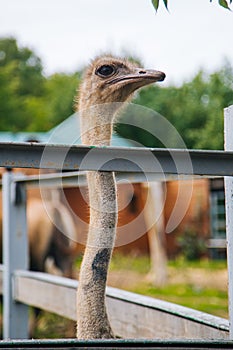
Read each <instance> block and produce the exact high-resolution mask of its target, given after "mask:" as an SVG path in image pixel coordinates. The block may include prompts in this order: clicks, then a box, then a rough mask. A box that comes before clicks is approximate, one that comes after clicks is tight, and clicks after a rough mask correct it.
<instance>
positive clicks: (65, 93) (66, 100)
mask: <svg viewBox="0 0 233 350" xmlns="http://www.w3.org/2000/svg"><path fill="white" fill-rule="evenodd" d="M79 81H80V73H73V74H64V73H56V74H53V75H52V76H50V77H48V78H47V80H46V83H45V97H44V103H45V107H46V109H47V113H48V121H49V124H50V126H51V127H54V126H55V125H57V124H59V123H61V122H62V121H63V120H64V119H65V118H67V117H68V116H70V115H71V114H72V113H74V96H75V95H76V90H77V86H78V84H79Z"/></svg>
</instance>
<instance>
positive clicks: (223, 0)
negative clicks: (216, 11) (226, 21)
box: [218, 0, 232, 10]
mask: <svg viewBox="0 0 233 350" xmlns="http://www.w3.org/2000/svg"><path fill="white" fill-rule="evenodd" d="M231 2H232V0H230V4H231ZM218 3H219V5H220V6H222V7H224V8H225V9H228V10H230V7H229V5H228V2H227V0H218Z"/></svg>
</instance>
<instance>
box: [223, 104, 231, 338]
mask: <svg viewBox="0 0 233 350" xmlns="http://www.w3.org/2000/svg"><path fill="white" fill-rule="evenodd" d="M224 137H225V151H233V105H232V106H230V107H228V108H225V110H224ZM232 175H233V174H232ZM225 198H226V236H227V265H228V300H229V301H228V305H229V306H228V308H229V321H230V339H233V176H231V177H225Z"/></svg>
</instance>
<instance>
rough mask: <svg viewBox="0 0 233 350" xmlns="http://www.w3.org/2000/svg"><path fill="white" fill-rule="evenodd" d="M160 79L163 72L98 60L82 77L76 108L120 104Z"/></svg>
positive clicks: (106, 58) (108, 59)
mask: <svg viewBox="0 0 233 350" xmlns="http://www.w3.org/2000/svg"><path fill="white" fill-rule="evenodd" d="M164 79H165V74H164V73H163V72H160V71H156V70H151V69H150V70H147V69H144V68H139V67H137V65H136V64H135V63H132V62H129V61H128V60H123V59H118V58H114V57H112V56H102V57H98V58H97V59H95V60H94V61H93V62H92V64H91V65H90V66H89V67H88V69H87V70H86V72H85V75H84V77H83V83H82V85H81V87H80V95H79V109H86V108H88V107H90V106H91V105H97V104H101V103H112V102H124V101H126V100H128V99H129V98H130V97H131V95H132V93H133V92H134V91H135V90H137V89H139V88H140V87H143V86H145V85H148V84H151V83H153V82H156V81H163V80H164Z"/></svg>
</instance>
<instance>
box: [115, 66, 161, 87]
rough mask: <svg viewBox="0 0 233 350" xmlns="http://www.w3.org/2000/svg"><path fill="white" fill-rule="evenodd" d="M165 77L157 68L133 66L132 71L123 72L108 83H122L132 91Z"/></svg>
mask: <svg viewBox="0 0 233 350" xmlns="http://www.w3.org/2000/svg"><path fill="white" fill-rule="evenodd" d="M165 77H166V75H165V73H163V72H160V71H157V70H153V69H143V68H135V69H134V70H133V71H132V73H125V74H122V75H119V76H117V77H115V78H113V79H111V80H109V81H108V84H110V85H112V84H119V85H124V86H125V87H126V86H127V87H128V89H129V90H130V92H133V91H135V90H137V89H139V88H141V87H143V86H145V85H148V84H151V83H155V82H157V81H163V80H164V79H165Z"/></svg>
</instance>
